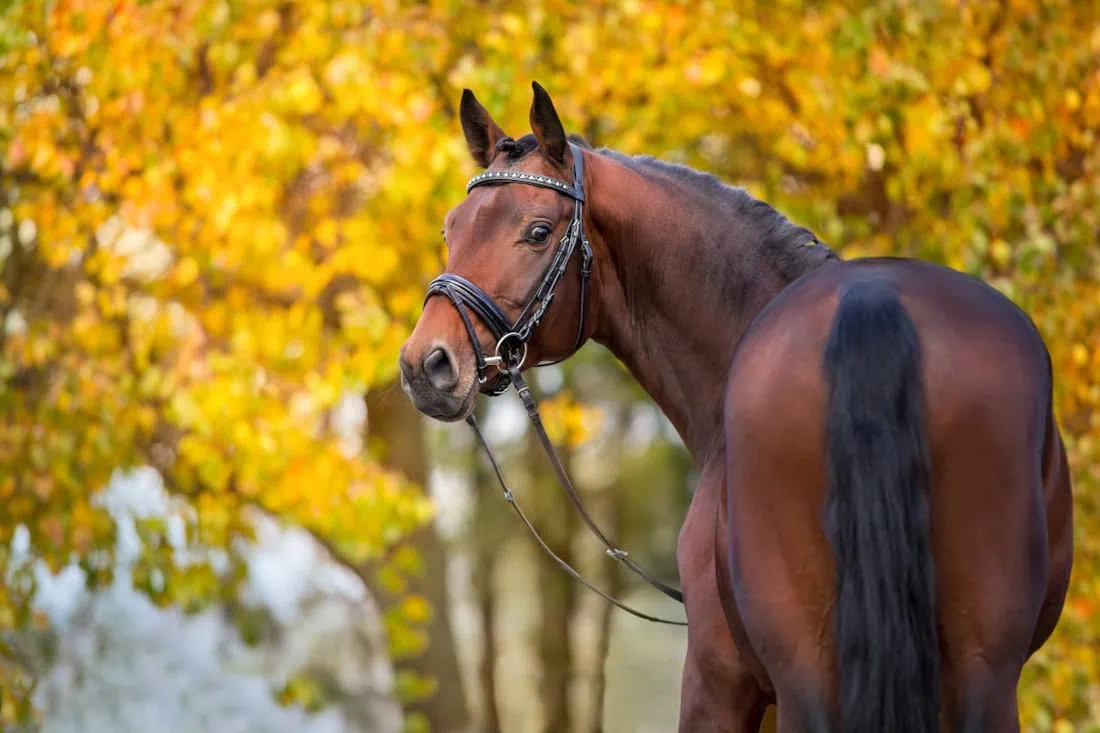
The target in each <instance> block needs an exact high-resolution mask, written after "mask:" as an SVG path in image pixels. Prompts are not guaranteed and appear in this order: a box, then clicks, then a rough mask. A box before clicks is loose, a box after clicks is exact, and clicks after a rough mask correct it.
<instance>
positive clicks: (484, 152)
mask: <svg viewBox="0 0 1100 733" xmlns="http://www.w3.org/2000/svg"><path fill="white" fill-rule="evenodd" d="M458 116H459V119H461V120H462V134H463V135H465V136H466V147H467V148H469V150H470V155H472V156H473V157H474V161H475V162H476V163H477V164H478V165H480V166H481V167H482V168H488V167H489V164H490V163H492V162H493V157H494V156H495V155H496V147H497V143H498V142H500V141H501V140H502V139H503V138H506V137H508V136H507V135H505V134H504V130H502V129H500V126H499V125H497V123H495V122H493V118H492V117H490V116H489V110H487V109H485V107H483V106H482V105H481V102H479V101H477V97H475V96H474V93H473V92H471V91H470V90H469V89H463V90H462V103H461V104H460V105H459V110H458Z"/></svg>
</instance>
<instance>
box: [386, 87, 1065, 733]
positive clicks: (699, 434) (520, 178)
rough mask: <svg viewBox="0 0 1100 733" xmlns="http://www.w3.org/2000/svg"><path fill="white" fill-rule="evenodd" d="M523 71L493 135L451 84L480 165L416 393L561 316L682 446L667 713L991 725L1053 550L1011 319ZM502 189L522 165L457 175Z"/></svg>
mask: <svg viewBox="0 0 1100 733" xmlns="http://www.w3.org/2000/svg"><path fill="white" fill-rule="evenodd" d="M533 86H534V101H533V103H532V106H531V113H530V121H531V129H532V132H531V133H530V134H525V135H523V136H522V137H519V138H513V137H510V136H508V135H506V134H505V133H504V131H503V130H502V129H501V128H500V127H499V126H498V125H497V124H496V122H494V121H493V119H492V118H491V117H490V115H489V113H488V112H487V111H486V110H485V108H484V107H483V106H482V105H481V104H480V103H479V102H478V101H477V99H476V98H475V97H474V95H473V94H472V93H471V92H470V91H469V90H466V91H465V92H464V93H463V96H462V100H461V104H460V115H459V116H460V120H461V123H462V130H463V133H464V136H465V138H466V142H467V146H468V148H469V152H470V154H471V155H472V156H473V159H474V161H476V163H477V164H478V165H480V166H481V167H483V168H485V169H486V172H485V174H482V176H483V178H482V179H481V180H480V181H479V180H478V179H477V178H475V180H474V181H471V185H470V187H469V188H468V193H467V196H466V198H465V199H464V200H463V201H462V202H461V203H459V204H458V205H457V206H455V207H454V209H452V210H451V211H450V212H449V213H448V215H447V217H446V220H445V226H444V238H445V240H446V242H447V246H448V259H447V268H446V274H445V276H441V279H440V280H439V281H438V282H436V283H433V289H432V290H431V291H430V292H429V297H428V298H427V300H426V303H425V306H424V309H423V313H422V315H421V317H420V319H419V321H418V323H417V324H416V327H415V329H414V330H413V332H412V334H411V335H410V337H409V339H408V341H407V342H406V343H405V344H404V346H403V347H402V349H401V356H400V367H401V375H402V384H403V387H404V389H405V391H406V392H407V394H408V395H409V396H410V398H411V399H412V401H413V402H414V404H415V405H416V407H417V408H418V409H419V410H420V411H421V412H422V413H424V414H426V415H429V416H431V417H434V418H436V419H439V420H445V421H454V420H460V419H463V418H465V417H467V416H468V415H469V414H470V413H471V412H472V410H473V409H474V405H475V402H476V400H477V397H478V395H479V393H489V394H493V393H497V392H499V391H501V389H502V382H501V380H502V379H503V380H505V381H507V379H508V370H507V369H505V368H503V367H508V369H510V370H512V373H513V374H516V375H518V374H519V373H520V369H521V368H529V367H530V366H533V365H536V364H538V363H540V362H543V361H553V360H561V359H564V358H567V357H568V356H570V355H571V354H572V353H573V352H574V351H575V350H576V349H577V348H578V347H579V346H580V345H581V344H582V343H584V342H585V341H587V340H588V339H592V340H595V341H597V342H599V343H601V344H603V345H605V346H606V347H607V348H608V349H609V350H610V351H611V352H612V353H613V354H614V355H615V356H616V357H617V358H619V359H620V360H621V361H622V362H623V363H624V364H625V365H626V366H627V367H628V368H629V370H630V372H631V373H632V374H633V375H634V377H635V378H636V379H637V380H638V382H639V383H640V384H641V385H642V386H643V387H644V388H645V390H646V391H647V392H648V393H649V395H650V396H651V397H652V398H653V400H654V401H655V402H656V403H657V404H658V405H659V406H660V408H661V409H662V410H663V411H664V413H665V414H666V415H667V416H668V418H669V420H670V421H671V422H672V423H673V425H674V426H675V427H676V429H677V431H678V432H679V435H680V436H681V438H682V439H683V442H684V444H685V446H686V447H687V449H688V450H689V451H690V452H691V454H692V456H693V458H694V461H695V463H696V464H697V465H698V467H699V469H700V479H699V482H698V485H697V487H696V489H695V493H694V496H693V499H692V502H691V506H690V508H689V510H688V513H687V516H686V518H685V520H684V523H683V526H682V529H681V531H680V535H679V541H678V546H677V558H678V569H679V572H680V578H681V583H682V584H683V594H684V601H685V604H686V611H687V619H688V632H687V633H688V640H687V658H686V660H685V667H684V674H683V680H682V693H681V710H680V725H679V729H680V731H682V732H688V731H691V732H698V731H708V732H713V733H734V732H738V731H756V730H758V729H759V726H760V723H761V720H762V718H763V714H764V711H765V709H766V707H767V706H768V705H770V704H776V705H777V713H778V727H779V730H780V731H785V732H786V731H814V732H815V733H816V732H817V731H845V732H847V733H882V732H884V731H890V732H893V733H918V732H920V733H927V732H929V731H948V730H950V731H966V732H968V733H969V732H975V731H1015V730H1018V729H1019V715H1018V711H1017V701H1016V687H1017V684H1018V681H1019V676H1020V672H1021V668H1022V667H1023V664H1024V662H1025V661H1026V660H1027V659H1028V658H1029V657H1030V655H1031V654H1032V653H1034V652H1035V651H1036V650H1037V649H1038V648H1039V647H1040V646H1041V645H1042V644H1043V643H1044V642H1045V641H1046V639H1047V638H1048V637H1049V636H1050V634H1051V632H1052V631H1053V629H1054V627H1055V624H1056V623H1057V620H1058V618H1059V616H1060V614H1061V610H1062V606H1063V603H1064V600H1065V594H1066V589H1067V585H1068V581H1069V574H1070V567H1071V565H1072V555H1073V549H1072V544H1073V543H1072V506H1071V495H1070V478H1069V473H1068V468H1067V463H1066V457H1065V451H1064V448H1063V444H1062V439H1061V436H1060V433H1059V429H1058V426H1057V424H1056V422H1055V418H1054V415H1053V412H1052V393H1051V391H1052V373H1051V362H1050V358H1049V355H1048V354H1047V350H1046V347H1045V344H1044V343H1043V340H1042V338H1041V337H1040V335H1039V333H1038V331H1037V329H1036V328H1035V326H1034V324H1033V323H1032V321H1031V320H1030V319H1029V318H1028V316H1026V315H1025V314H1024V313H1023V312H1022V311H1021V310H1020V309H1019V308H1017V307H1016V306H1015V305H1014V304H1013V303H1012V302H1011V301H1010V300H1009V299H1007V298H1006V297H1004V296H1003V295H1002V294H1000V293H999V292H998V291H996V290H995V289H993V288H992V287H989V286H988V285H986V284H984V283H982V282H981V281H980V280H978V279H976V278H972V277H969V276H966V275H964V274H962V273H958V272H955V271H953V270H950V269H947V268H944V267H940V266H938V265H934V264H931V263H925V262H921V261H916V260H908V259H901V258H867V259H852V260H845V259H843V258H841V257H839V256H837V255H836V254H834V253H833V252H832V251H831V250H830V249H829V248H828V247H827V246H826V245H824V244H823V243H822V242H820V241H819V240H818V239H817V237H816V236H814V234H813V233H812V232H810V231H809V230H808V229H806V228H803V227H801V226H797V225H795V224H793V223H792V222H790V221H789V220H788V219H787V218H786V217H784V216H783V215H782V214H780V213H779V212H777V211H776V210H775V209H773V208H772V207H771V206H769V205H768V204H766V203H764V202H762V201H759V200H757V199H755V198H753V197H752V196H750V195H749V194H747V193H746V192H745V191H744V190H742V189H739V188H734V187H730V186H727V185H725V184H723V183H721V182H720V181H719V180H718V179H717V178H715V177H713V176H711V175H707V174H704V173H699V172H696V171H694V170H692V169H689V168H686V167H683V166H679V165H674V164H670V163H665V162H661V161H659V160H656V159H654V158H652V157H649V156H637V157H629V156H626V155H623V154H621V153H617V152H614V151H611V150H607V149H599V150H596V149H592V148H591V146H589V145H587V144H586V143H585V142H584V141H583V140H582V139H580V138H578V137H575V136H567V135H566V133H565V130H564V128H563V126H562V123H561V121H560V119H559V116H558V114H557V112H556V111H555V109H554V105H553V102H552V101H551V99H550V97H549V95H548V94H547V93H546V92H545V90H543V89H542V87H540V86H539V85H538V84H537V83H536V84H534V85H533ZM578 156H580V157H581V160H577V157H578ZM574 171H576V174H579V177H580V178H581V179H582V180H576V181H574V180H571V176H572V175H575V174H574ZM532 178H533V179H536V180H535V181H533V180H532ZM538 181H542V183H539V182H538ZM548 181H549V182H553V184H552V185H551V183H547V182H548ZM509 182H523V183H531V184H532V185H480V184H505V183H509ZM582 203H583V209H582V206H581V204H582ZM578 220H579V226H580V227H582V229H583V232H584V234H583V235H582V239H583V244H584V248H583V249H584V256H583V257H582V256H581V255H580V254H578V255H577V256H572V252H573V250H574V248H573V247H569V248H568V249H569V250H570V252H569V253H568V254H566V255H564V257H563V256H562V255H561V252H562V250H563V246H558V247H555V246H553V242H554V241H555V240H556V239H558V238H559V237H560V238H561V242H563V243H565V242H567V241H572V242H574V243H576V241H578V240H577V238H576V237H574V236H573V235H572V234H571V232H572V231H573V228H574V227H575V226H577V225H578ZM570 237H573V239H569V238H570ZM581 249H582V248H581V247H579V246H578V247H577V248H576V251H577V252H580V251H581ZM556 270H560V274H559V276H558V277H557V278H556V279H555V281H554V283H553V284H552V286H551V287H550V290H551V291H553V292H552V295H551V296H550V297H549V298H546V297H545V296H546V282H547V278H548V277H549V275H548V274H547V273H550V272H552V271H556ZM437 296H446V297H437ZM483 301H484V302H483ZM549 301H552V303H551V302H549ZM479 304H480V305H479ZM498 304H499V305H498ZM533 307H534V309H533ZM471 310H472V311H473V314H472V315H471V313H470V311H471ZM536 311H537V317H533V315H532V314H533V313H535V312H536ZM532 319H533V320H532ZM521 321H522V322H523V328H521V327H520V326H519V325H517V324H519V323H520V322H521ZM532 324H533V325H532ZM513 325H515V326H516V329H515V330H516V331H523V333H522V334H517V333H515V332H512V333H508V334H507V335H506V336H504V337H501V330H502V329H508V328H510V327H512V326H513ZM527 326H530V327H529V328H528V327H527ZM509 339H511V343H509ZM521 346H522V349H521V348H520V347H521ZM528 350H529V352H530V353H529V354H528V353H527V352H528ZM487 355H491V356H487ZM502 364H503V367H502ZM494 366H496V367H500V371H499V374H497V375H496V376H493V375H492V370H493V367H494ZM503 386H506V384H504V385H503Z"/></svg>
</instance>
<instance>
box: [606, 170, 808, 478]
mask: <svg viewBox="0 0 1100 733" xmlns="http://www.w3.org/2000/svg"><path fill="white" fill-rule="evenodd" d="M585 163H586V166H587V168H588V171H589V172H588V176H587V179H588V191H589V199H588V209H589V214H588V217H589V220H590V221H589V223H590V225H591V226H592V228H593V232H594V239H595V243H596V253H597V254H596V261H595V270H594V278H595V280H596V288H595V290H596V302H595V304H594V306H595V307H594V311H595V313H594V317H595V325H594V333H593V338H594V339H595V340H596V341H597V342H599V343H601V344H603V345H604V346H606V347H607V348H608V349H609V350H610V351H611V352H612V353H613V354H615V356H616V357H618V358H619V359H620V361H622V362H623V364H625V365H626V367H627V368H628V369H629V370H630V372H631V374H632V375H633V376H634V378H635V379H636V380H638V382H639V383H640V384H641V385H642V387H643V388H644V389H645V390H646V391H647V392H648V393H649V395H650V396H651V397H652V398H653V400H654V401H655V402H656V403H657V404H658V406H659V407H660V408H661V409H662V410H663V411H664V413H665V415H666V416H668V418H669V420H670V421H671V422H672V424H673V425H674V426H675V427H676V430H677V431H678V432H679V434H680V437H681V439H682V440H683V441H684V444H685V445H686V446H687V448H688V450H689V451H690V452H691V453H692V455H693V457H694V458H695V461H696V463H697V464H698V465H702V464H703V463H704V462H705V460H706V459H707V457H708V456H709V455H711V454H712V453H713V452H714V451H715V450H717V449H718V448H719V447H720V446H721V434H722V427H721V426H722V409H723V402H724V399H723V398H724V390H725V384H726V377H727V372H728V369H729V366H730V363H731V361H732V358H733V353H734V349H735V348H736V346H737V342H738V341H739V340H740V338H741V336H742V334H744V332H745V330H746V328H747V327H748V326H749V324H750V323H751V322H752V320H753V319H754V318H755V317H756V315H757V314H758V313H759V312H760V311H761V310H762V309H763V308H764V306H765V305H767V304H768V302H769V301H771V300H772V299H773V298H774V297H775V296H776V295H778V294H779V292H780V291H781V290H782V289H783V288H784V287H785V286H786V285H787V284H788V283H790V282H791V280H793V279H794V278H795V277H797V276H798V275H799V274H801V271H803V270H808V269H811V268H812V267H813V266H816V264H819V263H820V262H821V261H823V260H824V259H825V255H821V256H818V257H814V256H809V257H805V258H804V259H805V260H806V262H805V266H803V265H802V264H801V258H803V255H802V253H794V254H792V256H791V257H789V258H787V261H786V262H785V263H784V265H785V266H783V267H778V266H776V265H775V264H774V258H769V257H768V256H766V253H764V252H761V251H760V248H761V247H762V246H765V244H767V243H761V241H760V240H759V239H758V238H754V236H753V234H754V230H753V226H752V222H751V221H749V220H748V216H749V214H747V213H745V212H744V211H741V212H738V211H736V210H734V211H731V208H732V209H735V208H736V207H730V206H728V205H727V206H723V205H722V202H720V201H717V200H715V199H714V198H713V197H711V196H707V195H705V193H704V192H702V191H700V190H697V189H695V188H694V187H692V186H691V185H689V184H686V183H684V182H680V181H677V180H675V179H673V178H671V177H668V176H661V175H657V174H650V173H649V172H648V171H643V170H641V169H639V168H637V167H635V166H628V165H625V164H623V163H619V162H617V161H615V160H612V159H609V158H607V157H604V156H603V155H599V154H591V153H590V154H587V155H586V158H585ZM807 234H808V233H807ZM808 236H812V235H808ZM806 249H807V250H808V249H809V248H806ZM822 249H823V250H824V248H823V247H822ZM825 251H826V252H827V250H825ZM792 261H793V262H794V263H795V264H794V265H793V266H792Z"/></svg>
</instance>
